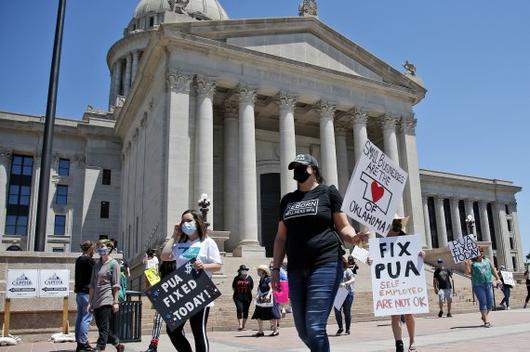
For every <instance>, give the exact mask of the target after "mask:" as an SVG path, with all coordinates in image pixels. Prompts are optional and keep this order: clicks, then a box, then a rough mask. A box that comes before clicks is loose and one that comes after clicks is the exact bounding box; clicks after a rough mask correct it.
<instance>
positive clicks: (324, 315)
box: [272, 154, 368, 352]
mask: <svg viewBox="0 0 530 352" xmlns="http://www.w3.org/2000/svg"><path fill="white" fill-rule="evenodd" d="M289 170H293V172H294V175H293V178H294V179H295V180H296V181H297V183H298V189H297V190H296V191H294V192H291V193H288V194H286V195H285V196H284V197H283V198H282V200H281V203H280V222H279V224H278V231H277V234H276V239H275V240H274V262H273V263H274V265H273V268H272V286H273V288H274V290H276V291H278V290H279V288H280V267H281V265H282V262H283V259H284V257H285V255H286V254H287V257H288V258H289V262H288V267H287V269H288V272H289V295H290V298H291V306H292V312H293V318H294V322H295V326H296V330H297V332H298V336H299V337H300V338H301V339H302V341H303V342H304V343H305V345H306V346H307V347H309V349H310V350H311V351H319V352H326V351H329V340H328V335H327V333H326V324H327V320H328V317H329V314H330V313H331V308H332V306H333V302H334V299H335V296H336V294H337V290H338V287H339V284H340V282H341V281H342V277H343V270H342V262H341V259H340V258H341V257H342V255H343V254H344V250H342V247H341V242H342V241H343V240H344V241H348V242H350V243H351V244H354V245H355V244H358V243H360V242H363V241H366V240H367V239H368V235H367V234H364V233H359V234H357V233H356V232H355V230H354V229H353V227H351V225H350V223H349V221H348V219H347V218H346V215H345V214H344V213H343V212H342V211H341V207H342V197H341V195H340V193H339V192H338V190H337V188H336V187H335V186H327V185H323V184H322V181H323V180H322V177H321V176H320V170H319V168H318V162H317V160H316V159H315V158H314V157H313V156H311V155H309V154H300V155H298V156H296V158H295V160H294V161H293V162H291V163H290V164H289Z"/></svg>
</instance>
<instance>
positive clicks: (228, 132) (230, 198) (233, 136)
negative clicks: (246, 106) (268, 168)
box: [224, 99, 239, 251]
mask: <svg viewBox="0 0 530 352" xmlns="http://www.w3.org/2000/svg"><path fill="white" fill-rule="evenodd" d="M238 106H239V103H238V101H237V100H236V99H228V100H226V101H225V116H224V227H225V230H226V231H230V239H229V240H228V242H227V243H225V249H228V250H229V251H231V250H232V249H233V248H234V247H235V246H236V245H237V244H238V243H239V242H238V241H234V238H235V237H236V235H237V233H238V231H237V227H238V219H239V215H238V214H239V207H238V203H239V196H238V193H239V186H238V185H239V181H238V178H239V169H238V158H239V131H238V129H239V121H238Z"/></svg>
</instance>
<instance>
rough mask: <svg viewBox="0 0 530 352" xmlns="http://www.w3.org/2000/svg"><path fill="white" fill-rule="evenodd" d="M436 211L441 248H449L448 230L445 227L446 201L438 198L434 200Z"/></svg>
mask: <svg viewBox="0 0 530 352" xmlns="http://www.w3.org/2000/svg"><path fill="white" fill-rule="evenodd" d="M434 203H435V209H436V230H437V232H438V246H439V248H445V247H447V229H446V227H445V212H444V199H443V198H440V197H436V198H435V199H434Z"/></svg>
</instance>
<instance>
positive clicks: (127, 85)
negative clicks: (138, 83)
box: [123, 54, 132, 96]
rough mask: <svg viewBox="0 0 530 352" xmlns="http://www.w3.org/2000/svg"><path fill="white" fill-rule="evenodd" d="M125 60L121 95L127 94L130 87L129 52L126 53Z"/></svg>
mask: <svg viewBox="0 0 530 352" xmlns="http://www.w3.org/2000/svg"><path fill="white" fill-rule="evenodd" d="M125 60H126V61H125V81H124V82H123V95H125V96H127V95H128V94H129V90H130V89H131V66H132V58H131V54H128V55H127V57H126V58H125Z"/></svg>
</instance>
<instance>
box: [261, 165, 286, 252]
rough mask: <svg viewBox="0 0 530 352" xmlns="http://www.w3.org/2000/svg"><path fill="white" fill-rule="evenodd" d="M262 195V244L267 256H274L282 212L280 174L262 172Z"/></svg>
mask: <svg viewBox="0 0 530 352" xmlns="http://www.w3.org/2000/svg"><path fill="white" fill-rule="evenodd" d="M260 197H261V198H260V199H261V245H262V246H263V247H265V253H266V255H267V257H272V254H273V253H272V251H273V246H274V238H275V237H276V231H277V230H278V219H279V214H280V197H281V185H280V174H262V175H261V176H260Z"/></svg>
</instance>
